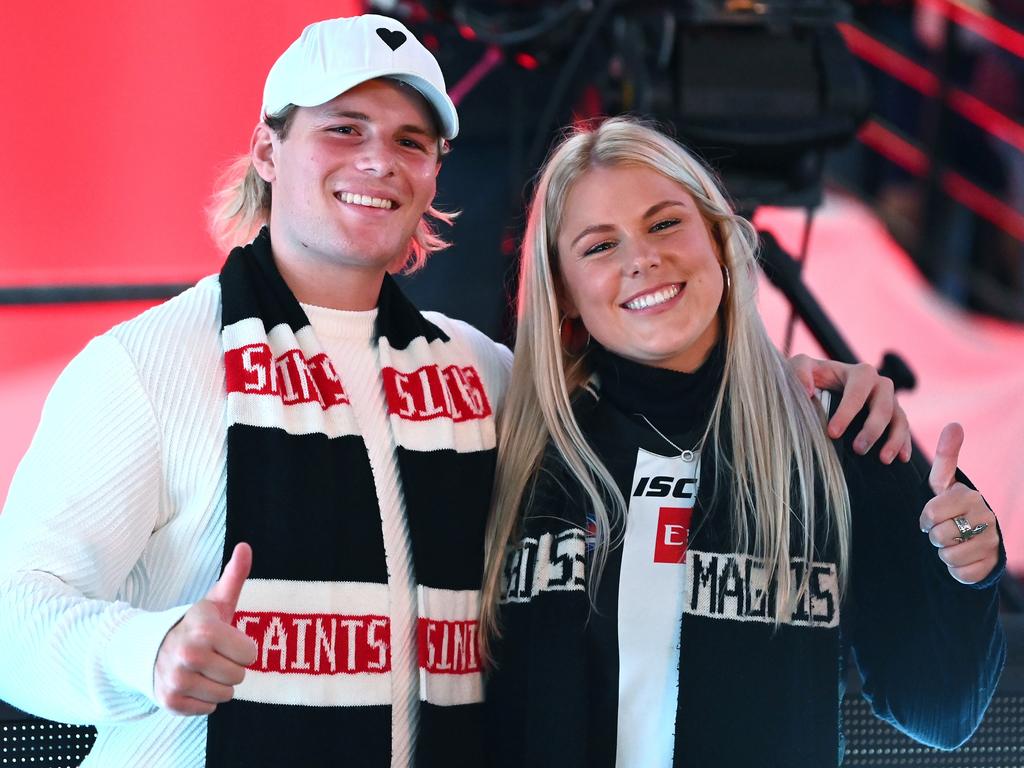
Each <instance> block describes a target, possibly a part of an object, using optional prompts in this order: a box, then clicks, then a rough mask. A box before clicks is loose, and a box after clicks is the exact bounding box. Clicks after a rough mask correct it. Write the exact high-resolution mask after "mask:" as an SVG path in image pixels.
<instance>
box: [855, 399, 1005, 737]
mask: <svg viewBox="0 0 1024 768" xmlns="http://www.w3.org/2000/svg"><path fill="white" fill-rule="evenodd" d="M862 421H863V420H862V419H859V420H858V422H859V423H855V424H854V425H852V426H851V427H850V428H849V429H848V430H847V435H848V436H850V437H846V438H844V439H843V440H842V442H837V443H836V448H837V449H838V450H839V452H840V455H841V457H842V462H843V466H844V470H845V472H846V479H847V486H848V488H849V491H850V505H851V514H852V517H853V538H852V551H851V562H850V577H851V578H850V584H849V589H850V593H849V598H848V600H847V605H848V608H849V611H848V617H849V621H846V620H844V631H845V632H846V633H847V637H848V639H849V640H850V642H851V645H852V647H853V653H854V658H855V660H856V663H857V666H858V668H859V671H860V674H861V678H862V680H863V687H862V690H863V693H864V696H865V698H866V699H867V700H868V701H869V702H870V704H871V707H872V709H873V710H874V712H875V714H876V715H877V716H878V717H880V718H882V719H883V720H886V721H888V722H889V723H891V724H892V725H894V726H896V727H897V728H898V729H900V730H901V731H903V732H905V733H906V734H908V735H909V736H911V737H912V738H914V739H916V740H918V741H920V742H923V743H924V744H927V745H929V746H933V747H938V748H941V749H953V748H956V747H958V746H960V745H961V744H962V743H963V742H965V741H966V740H967V739H968V738H969V737H970V736H971V734H972V733H974V731H975V729H976V728H977V727H978V725H979V723H980V722H981V719H982V716H983V715H984V713H985V709H986V708H987V707H988V704H989V701H990V700H991V698H992V694H993V693H994V692H995V687H996V683H997V681H998V679H999V674H1000V672H1001V671H1002V668H1003V664H1004V661H1005V658H1006V640H1005V637H1004V635H1003V630H1002V627H1001V625H1000V623H999V616H998V592H997V586H998V582H999V578H1000V576H1001V575H1002V572H1003V569H1004V567H1005V562H1006V556H1005V551H1003V549H1002V545H1000V550H1001V551H1000V561H999V563H998V564H997V565H996V567H995V569H994V570H993V572H992V574H991V575H990V576H989V577H988V578H986V579H985V581H984V582H982V583H981V584H976V585H971V586H967V585H964V584H960V583H959V582H957V581H956V580H955V579H954V578H953V577H952V576H951V575H950V573H949V571H948V570H947V568H946V565H945V564H944V563H943V562H942V561H941V560H940V559H939V557H938V554H937V550H936V548H935V547H934V546H933V545H932V544H931V542H930V541H929V540H928V536H927V534H924V533H922V532H921V530H920V524H919V519H918V518H919V516H920V514H921V510H922V509H923V508H924V505H925V504H926V503H927V502H928V500H929V499H931V498H932V496H933V494H932V492H931V488H930V487H929V485H928V481H927V478H926V477H922V476H921V475H920V474H919V472H918V471H917V470H916V469H915V468H914V466H913V464H912V463H911V464H904V463H902V462H900V461H898V460H897V461H895V462H893V464H891V465H889V466H886V465H884V464H882V463H881V462H880V461H879V459H878V450H877V449H876V450H873V451H871V452H870V453H869V454H868V455H866V456H857V455H856V454H855V453H854V452H853V450H852V448H851V447H850V442H851V439H852V435H856V434H857V432H858V431H859V427H860V424H861V423H862ZM882 443H883V441H882V440H879V441H878V445H881V444H882ZM957 479H958V480H960V481H961V482H965V483H966V484H967V485H970V481H969V480H967V478H966V477H965V476H963V474H962V473H960V472H959V470H958V471H957ZM971 487H972V488H973V485H971ZM849 614H852V616H849Z"/></svg>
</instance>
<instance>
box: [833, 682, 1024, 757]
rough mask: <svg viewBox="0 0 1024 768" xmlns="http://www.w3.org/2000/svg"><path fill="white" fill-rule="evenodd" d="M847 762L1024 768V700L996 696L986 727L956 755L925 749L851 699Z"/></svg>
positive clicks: (847, 720)
mask: <svg viewBox="0 0 1024 768" xmlns="http://www.w3.org/2000/svg"><path fill="white" fill-rule="evenodd" d="M843 721H844V722H845V724H846V728H845V731H846V760H844V761H843V768H897V767H898V766H919V767H922V768H923V767H924V766H927V768H954V766H956V768H1022V766H1024V698H1022V697H1021V696H1016V695H998V694H997V695H996V696H995V698H993V699H992V705H991V706H990V707H989V710H988V712H987V713H986V714H985V720H984V722H982V724H981V727H980V728H978V730H977V732H976V733H975V734H974V736H973V737H971V740H970V741H969V742H967V743H966V744H965V745H964V746H962V747H960V749H957V750H955V751H953V752H943V751H941V750H938V749H929V748H928V747H923V746H921V745H920V744H918V743H917V742H915V741H913V740H912V739H909V738H907V737H906V736H904V735H903V734H902V733H900V732H899V731H897V730H896V729H895V728H893V727H891V726H890V725H889V724H888V723H884V722H882V721H881V720H879V719H878V718H876V717H875V716H874V715H873V714H871V709H870V708H869V707H868V705H867V702H865V701H864V700H863V699H861V698H859V697H857V698H854V697H847V699H846V700H845V701H844V702H843Z"/></svg>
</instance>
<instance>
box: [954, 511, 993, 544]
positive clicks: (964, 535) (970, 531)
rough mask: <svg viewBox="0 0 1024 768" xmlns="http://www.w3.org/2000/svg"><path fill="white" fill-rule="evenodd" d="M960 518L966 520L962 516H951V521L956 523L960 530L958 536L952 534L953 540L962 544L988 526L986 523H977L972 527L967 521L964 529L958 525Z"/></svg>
mask: <svg viewBox="0 0 1024 768" xmlns="http://www.w3.org/2000/svg"><path fill="white" fill-rule="evenodd" d="M961 520H964V521H966V518H963V517H956V518H953V522H954V523H956V527H957V530H958V531H960V535H959V536H954V537H953V541H955V542H956V543H957V544H963V543H964V542H965V541H970V540H971V539H973V538H974V537H975V536H977V535H978V534H979V533H981V532H982V531H984V530H985V529H986V528H988V523H978V524H977V525H976V526H974V527H973V528H971V527H970V523H968V528H967V530H966V531H965V530H964V529H963V528H961V527H960V522H959V521H961Z"/></svg>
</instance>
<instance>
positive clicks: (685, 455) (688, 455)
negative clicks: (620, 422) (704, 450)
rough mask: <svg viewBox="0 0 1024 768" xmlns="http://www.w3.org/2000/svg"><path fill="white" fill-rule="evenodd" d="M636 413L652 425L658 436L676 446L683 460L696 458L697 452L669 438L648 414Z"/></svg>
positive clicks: (648, 424) (687, 460)
mask: <svg viewBox="0 0 1024 768" xmlns="http://www.w3.org/2000/svg"><path fill="white" fill-rule="evenodd" d="M636 415H637V416H639V417H640V418H641V419H643V420H644V422H646V424H647V426H648V427H650V428H651V429H653V430H654V431H655V432H657V433H658V436H659V437H660V438H661V439H662V440H664V441H665V442H666V443H668V444H669V445H671V446H672V447H673V448H675V449H676V450H677V451H679V458H681V459H682V460H683V461H686V462H690V461H693V460H694V458H695V457H696V453H694V452H693V451H691V450H690V449H689V448H685V449H684V448H680V447H679V446H678V445H676V444H675V443H673V442H672V441H671V440H669V439H668V438H667V437H665V434H664V433H663V432H662V431H661V430H660V429H658V428H657V427H656V426H654V425H653V424H651V420H650V419H648V418H647V417H646V416H644V415H643V414H642V413H638V414H636Z"/></svg>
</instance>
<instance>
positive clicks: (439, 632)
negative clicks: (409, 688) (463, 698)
mask: <svg viewBox="0 0 1024 768" xmlns="http://www.w3.org/2000/svg"><path fill="white" fill-rule="evenodd" d="M418 630H419V648H420V669H424V670H426V671H427V672H431V673H433V674H440V675H464V674H468V673H470V672H479V671H480V659H479V656H478V655H477V645H476V643H477V639H476V632H477V622H476V621H436V620H434V619H420V620H419V624H418Z"/></svg>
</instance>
